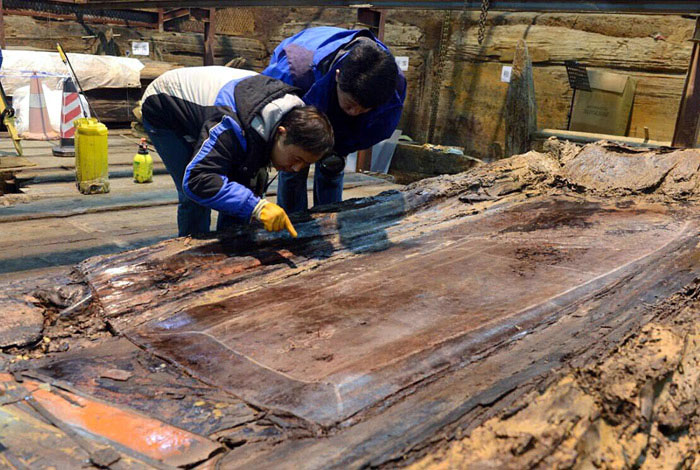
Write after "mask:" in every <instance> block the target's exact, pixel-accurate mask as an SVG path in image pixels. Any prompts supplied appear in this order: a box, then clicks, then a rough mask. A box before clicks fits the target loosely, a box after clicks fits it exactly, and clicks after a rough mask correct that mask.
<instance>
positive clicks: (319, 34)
mask: <svg viewBox="0 0 700 470" xmlns="http://www.w3.org/2000/svg"><path fill="white" fill-rule="evenodd" d="M360 35H364V36H369V37H371V38H372V39H373V40H374V41H376V42H377V44H379V45H380V46H381V47H383V48H384V49H386V50H389V49H388V48H387V47H386V46H385V45H384V44H382V43H381V42H380V41H379V40H378V39H376V38H375V37H374V36H373V35H372V33H370V32H369V31H367V30H348V29H343V28H334V27H330V26H321V27H318V28H309V29H305V30H303V31H301V32H300V33H298V34H296V35H294V36H292V37H290V38H287V39H285V40H284V41H282V42H281V43H280V45H279V46H277V48H275V51H274V52H273V54H272V58H271V59H270V65H268V66H267V68H266V69H265V70H263V72H262V73H263V75H268V76H270V77H273V78H277V79H279V80H282V81H283V82H285V83H287V84H289V85H293V86H295V87H298V88H301V89H302V90H303V92H304V95H303V97H302V98H303V100H304V102H306V104H309V105H314V106H316V107H317V108H319V109H320V110H321V111H323V112H324V113H326V115H327V116H328V119H329V120H330V122H331V124H332V125H333V131H334V133H335V151H336V153H337V154H339V155H347V154H348V153H350V152H354V151H356V150H361V149H365V148H369V147H371V146H372V145H374V144H376V143H377V142H380V141H382V140H384V139H386V138H389V137H390V136H391V134H392V132H394V129H396V126H397V125H398V124H399V119H400V118H401V112H402V111H403V102H404V100H405V99H406V78H405V77H404V76H403V74H402V73H401V71H399V77H398V81H397V84H396V91H395V93H394V96H393V97H392V98H390V99H389V101H388V102H386V103H384V104H383V105H381V106H379V107H377V108H374V109H372V110H371V111H369V112H367V113H365V114H361V115H359V116H354V117H353V116H348V115H347V114H345V113H344V112H343V111H342V110H341V109H340V107H339V105H338V98H337V94H336V81H335V70H336V69H337V65H338V64H340V62H341V61H342V60H343V58H342V57H341V58H339V59H338V61H337V62H335V64H334V66H333V68H332V69H330V70H329V69H328V67H329V65H330V63H331V62H333V60H332V59H333V58H334V57H335V54H336V53H337V52H338V51H339V49H341V48H342V47H343V46H345V45H346V44H348V43H349V42H351V41H353V40H354V39H355V38H357V37H358V36H360ZM329 59H330V60H329Z"/></svg>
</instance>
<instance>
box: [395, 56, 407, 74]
mask: <svg viewBox="0 0 700 470" xmlns="http://www.w3.org/2000/svg"><path fill="white" fill-rule="evenodd" d="M395 59H396V65H398V66H399V69H401V70H402V71H404V72H405V71H406V70H408V57H406V56H399V57H395Z"/></svg>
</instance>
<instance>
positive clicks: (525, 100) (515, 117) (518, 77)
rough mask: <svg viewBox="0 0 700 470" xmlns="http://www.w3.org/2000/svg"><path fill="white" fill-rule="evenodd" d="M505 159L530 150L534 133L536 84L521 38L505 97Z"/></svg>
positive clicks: (535, 126)
mask: <svg viewBox="0 0 700 470" xmlns="http://www.w3.org/2000/svg"><path fill="white" fill-rule="evenodd" d="M505 121H506V141H505V155H504V156H505V157H510V156H511V155H519V154H521V153H526V152H528V151H529V150H530V138H531V136H532V134H533V133H534V132H535V131H536V130H537V104H536V103H535V81H534V79H533V77H532V61H531V60H530V56H529V55H528V53H527V44H525V41H523V40H522V39H520V40H519V41H518V44H517V46H515V57H514V59H513V69H512V71H511V76H510V84H509V85H508V93H507V94H506V109H505Z"/></svg>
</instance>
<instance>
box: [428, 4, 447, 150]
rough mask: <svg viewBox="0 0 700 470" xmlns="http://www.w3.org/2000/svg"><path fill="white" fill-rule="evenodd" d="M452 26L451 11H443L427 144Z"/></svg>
mask: <svg viewBox="0 0 700 470" xmlns="http://www.w3.org/2000/svg"><path fill="white" fill-rule="evenodd" d="M451 26H452V10H445V17H444V18H443V20H442V30H441V32H440V45H439V48H438V56H437V64H436V67H435V81H434V82H433V87H432V90H431V91H432V93H431V97H430V124H429V126H428V142H432V141H433V137H434V136H435V124H436V123H437V114H438V105H439V102H440V87H441V86H442V75H443V70H444V68H445V56H446V55H447V48H448V47H449V45H448V41H449V40H450V27H451Z"/></svg>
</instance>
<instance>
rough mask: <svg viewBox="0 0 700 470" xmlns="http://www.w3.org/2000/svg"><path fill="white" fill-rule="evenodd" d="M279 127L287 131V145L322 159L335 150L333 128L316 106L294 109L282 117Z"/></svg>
mask: <svg viewBox="0 0 700 470" xmlns="http://www.w3.org/2000/svg"><path fill="white" fill-rule="evenodd" d="M279 125H280V126H283V127H284V128H285V129H286V130H287V135H286V137H285V139H284V143H285V145H296V146H298V147H300V148H302V149H303V150H305V151H307V152H311V153H313V154H315V155H320V156H321V157H323V156H325V155H326V154H328V153H330V152H331V150H333V145H334V144H335V142H334V139H333V127H332V126H331V123H330V121H328V118H327V117H326V115H325V114H323V113H322V112H321V111H319V110H318V108H316V107H315V106H299V107H296V108H293V109H292V110H291V111H289V112H288V113H287V114H285V115H284V117H282V120H281V121H280V123H279Z"/></svg>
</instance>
